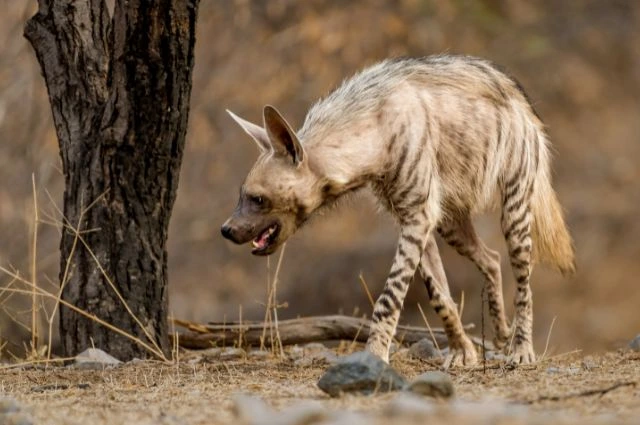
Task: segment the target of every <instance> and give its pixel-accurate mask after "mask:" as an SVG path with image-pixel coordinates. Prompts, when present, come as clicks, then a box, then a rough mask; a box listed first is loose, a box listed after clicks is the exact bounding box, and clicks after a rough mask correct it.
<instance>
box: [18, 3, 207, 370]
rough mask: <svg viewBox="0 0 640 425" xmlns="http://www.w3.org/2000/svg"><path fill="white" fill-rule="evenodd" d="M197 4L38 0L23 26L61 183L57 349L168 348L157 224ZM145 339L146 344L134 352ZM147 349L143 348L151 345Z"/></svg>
mask: <svg viewBox="0 0 640 425" xmlns="http://www.w3.org/2000/svg"><path fill="white" fill-rule="evenodd" d="M197 6H198V0H155V1H153V0H117V1H116V4H115V9H114V13H113V17H110V15H109V11H108V9H107V6H106V3H105V1H104V0H39V2H38V11H37V13H36V14H35V15H34V16H33V17H32V18H31V19H30V20H29V21H28V22H27V23H26V26H25V37H26V38H27V39H28V40H29V41H30V43H31V44H32V46H33V48H34V50H35V52H36V56H37V58H38V61H39V63H40V66H41V68H42V72H43V75H44V79H45V82H46V85H47V89H48V93H49V100H50V103H51V108H52V111H53V118H54V124H55V128H56V133H57V136H58V141H59V146H60V156H61V158H62V169H63V172H64V178H65V192H64V201H63V215H64V226H63V232H62V239H61V243H60V251H61V260H60V284H61V286H62V288H63V289H62V298H63V299H64V300H65V301H67V302H69V303H71V304H73V305H75V306H76V307H79V308H81V309H83V310H85V311H87V312H88V313H90V314H93V315H95V316H96V317H98V318H100V319H102V320H104V321H106V322H108V323H110V324H111V325H113V326H115V327H117V328H118V329H120V330H122V331H124V332H126V333H128V334H129V335H130V336H131V337H133V338H138V339H139V340H140V341H141V342H142V344H140V343H136V342H134V340H133V338H131V337H127V336H123V335H122V334H121V333H117V332H113V331H112V330H110V329H108V328H107V327H104V326H102V325H101V324H99V323H98V321H96V320H91V319H87V318H85V317H83V316H81V315H79V314H77V313H75V312H74V311H72V310H71V309H68V308H64V307H63V306H61V308H60V333H61V340H62V349H63V350H62V351H63V355H65V356H71V355H74V354H76V353H77V352H79V351H82V350H84V349H85V348H87V347H91V346H95V347H97V348H102V349H104V350H106V351H108V352H110V353H111V354H112V355H114V356H116V357H118V358H120V359H123V360H127V359H131V358H133V357H145V356H147V355H149V353H150V352H155V354H156V355H157V356H160V357H162V356H164V355H167V354H168V352H169V338H168V329H167V309H168V298H167V250H166V242H167V231H168V226H169V218H170V216H171V210H172V207H173V203H174V201H175V197H176V190H177V187H178V177H179V170H180V165H181V161H182V153H183V149H184V143H185V133H186V128H187V118H188V111H189V99H190V94H191V73H192V69H193V61H194V57H193V53H194V43H195V26H196V17H197ZM145 344H146V347H147V348H145ZM149 347H151V348H153V349H152V350H150V349H149Z"/></svg>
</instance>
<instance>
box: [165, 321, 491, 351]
mask: <svg viewBox="0 0 640 425" xmlns="http://www.w3.org/2000/svg"><path fill="white" fill-rule="evenodd" d="M174 323H175V324H176V325H177V326H180V327H182V328H185V329H187V331H188V332H184V333H181V334H180V335H179V339H178V342H179V344H180V346H181V347H183V348H189V349H202V348H210V347H216V346H224V345H234V344H238V343H240V345H242V346H260V342H261V338H262V336H263V330H264V329H265V324H264V322H243V323H237V322H231V323H209V324H206V325H202V324H198V323H191V322H187V321H183V320H174ZM473 327H474V326H473V325H472V324H469V325H466V326H465V329H466V330H469V329H472V328H473ZM266 329H267V332H266V333H265V334H264V336H265V341H264V344H265V345H266V346H269V347H270V346H271V344H272V341H271V332H269V325H266ZM278 330H279V333H280V340H281V342H282V345H292V344H304V343H308V342H315V341H331V340H347V341H359V342H366V341H367V338H369V333H370V332H371V321H370V320H368V319H361V318H358V317H350V316H339V315H334V316H315V317H302V318H299V319H289V320H281V321H280V322H279V323H278ZM432 335H433V337H434V338H435V340H436V341H437V342H438V345H439V346H440V347H447V345H448V342H447V335H446V333H445V331H444V329H441V328H432V329H431V332H430V331H429V329H428V328H421V327H418V326H405V325H399V326H398V329H397V331H396V335H395V339H396V340H398V341H400V342H402V343H404V344H413V343H414V342H418V341H420V340H421V339H422V338H429V339H431V337H432ZM471 340H472V341H473V343H474V344H476V345H478V346H482V339H481V338H476V337H471ZM273 343H274V344H275V343H276V341H273ZM485 346H486V347H487V349H493V344H491V342H489V341H485Z"/></svg>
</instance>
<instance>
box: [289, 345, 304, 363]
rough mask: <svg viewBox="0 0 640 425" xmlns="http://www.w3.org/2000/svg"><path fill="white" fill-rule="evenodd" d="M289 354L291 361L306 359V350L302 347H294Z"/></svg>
mask: <svg viewBox="0 0 640 425" xmlns="http://www.w3.org/2000/svg"><path fill="white" fill-rule="evenodd" d="M287 354H288V355H289V359H291V360H294V361H295V360H298V359H301V358H302V357H304V348H302V347H300V346H299V345H294V346H293V347H291V348H289V350H288V352H287Z"/></svg>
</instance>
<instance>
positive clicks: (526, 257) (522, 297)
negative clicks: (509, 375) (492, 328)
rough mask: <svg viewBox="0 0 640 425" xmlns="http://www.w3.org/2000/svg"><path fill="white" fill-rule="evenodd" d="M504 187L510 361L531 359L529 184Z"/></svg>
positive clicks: (531, 312) (503, 225)
mask: <svg viewBox="0 0 640 425" xmlns="http://www.w3.org/2000/svg"><path fill="white" fill-rule="evenodd" d="M517 184H518V186H517V187H516V186H515V184H514V187H513V188H511V190H509V187H508V185H507V188H506V190H505V193H506V195H505V196H504V200H503V206H502V220H501V225H502V231H503V233H504V237H505V239H506V241H507V248H508V251H509V258H510V260H511V267H512V269H513V273H514V275H515V278H516V295H515V300H514V303H515V319H514V325H515V327H514V330H513V332H514V333H513V349H512V351H511V354H510V356H509V361H510V362H512V363H533V362H534V361H535V354H534V352H533V340H532V328H533V300H532V293H531V287H530V286H529V278H530V276H531V248H532V240H531V219H532V214H531V208H530V197H531V191H530V187H527V185H526V184H524V182H523V183H522V184H521V183H517Z"/></svg>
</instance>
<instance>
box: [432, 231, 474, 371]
mask: <svg viewBox="0 0 640 425" xmlns="http://www.w3.org/2000/svg"><path fill="white" fill-rule="evenodd" d="M420 275H421V276H422V278H423V279H424V284H425V286H426V287H427V292H428V293H429V300H430V304H431V306H432V307H433V309H434V310H435V311H436V313H437V314H438V316H440V319H442V323H443V324H444V330H445V332H446V334H447V339H448V341H449V355H448V356H447V358H446V359H445V361H444V367H445V368H446V369H448V368H449V367H450V366H454V367H455V366H472V365H474V364H476V363H477V361H478V356H477V352H476V349H475V347H474V345H473V343H472V342H471V340H470V339H469V337H468V336H467V334H466V333H465V332H464V328H463V327H462V322H461V321H460V315H459V314H458V309H457V308H456V304H455V302H454V301H453V299H452V298H451V294H450V292H449V285H448V283H447V276H446V274H445V272H444V268H443V267H442V260H441V259H440V253H439V252H438V245H436V241H435V238H434V237H433V235H431V236H429V239H428V241H427V245H426V246H425V249H424V253H423V254H422V259H421V260H420Z"/></svg>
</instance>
